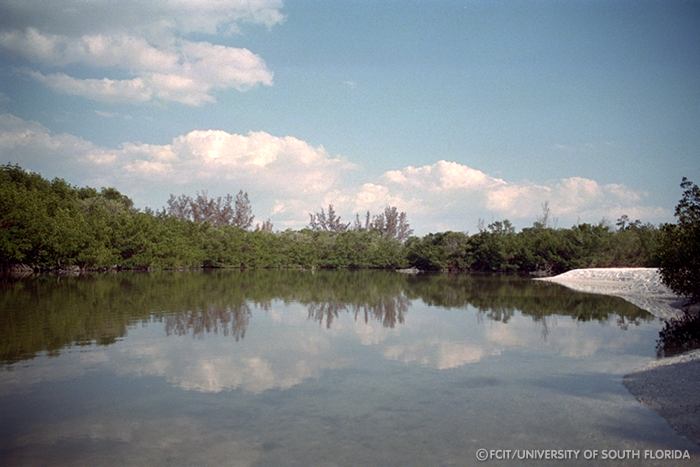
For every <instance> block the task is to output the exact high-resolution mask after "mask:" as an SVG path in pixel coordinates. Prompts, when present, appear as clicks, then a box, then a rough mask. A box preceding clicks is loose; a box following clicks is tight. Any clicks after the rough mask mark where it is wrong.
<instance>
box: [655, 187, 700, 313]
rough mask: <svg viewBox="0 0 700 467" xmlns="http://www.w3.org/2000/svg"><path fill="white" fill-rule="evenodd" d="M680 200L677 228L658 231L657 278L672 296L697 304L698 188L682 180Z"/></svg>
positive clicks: (699, 276)
mask: <svg viewBox="0 0 700 467" xmlns="http://www.w3.org/2000/svg"><path fill="white" fill-rule="evenodd" d="M681 188H683V189H684V191H683V197H682V198H681V200H680V201H679V202H678V205H677V206H676V218H677V219H678V223H677V224H675V225H674V224H666V225H664V226H663V228H662V229H661V242H660V246H659V252H658V256H659V266H660V270H661V278H662V280H663V281H664V283H665V284H666V285H668V286H669V287H670V288H671V289H672V290H673V291H674V292H676V293H678V294H680V295H684V296H686V297H688V298H690V299H691V300H693V301H694V302H698V301H700V188H698V186H697V185H696V184H694V183H692V182H691V181H690V180H688V179H687V178H685V177H683V181H682V183H681Z"/></svg>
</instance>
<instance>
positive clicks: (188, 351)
mask: <svg viewBox="0 0 700 467" xmlns="http://www.w3.org/2000/svg"><path fill="white" fill-rule="evenodd" d="M1 287H2V288H1V289H0V290H1V291H2V292H1V294H0V337H1V344H0V420H1V421H2V422H1V424H0V464H5V465H12V464H47V463H50V464H72V465H75V464H82V465H115V464H118V465H122V464H125V463H127V464H140V465H160V464H162V465H166V464H167V465H171V464H180V465H182V464H186V465H203V464H207V465H218V464H227V465H474V464H475V463H476V460H475V453H476V450H477V449H479V448H487V449H498V448H503V449H518V448H519V449H538V448H543V449H581V450H585V449H589V450H603V449H619V450H622V449H633V450H637V449H639V450H644V449H689V450H690V452H691V453H692V455H693V457H694V459H697V458H698V457H697V456H698V455H700V454H698V451H697V447H696V446H695V445H694V444H692V443H690V442H689V441H687V440H685V439H684V438H682V437H681V436H679V435H677V434H676V433H675V432H674V431H673V430H672V429H671V428H670V427H669V425H668V424H667V423H666V422H665V421H664V420H663V419H662V418H661V417H659V416H658V415H656V414H655V413H654V412H653V411H651V410H649V409H647V408H645V407H644V406H642V405H641V404H640V403H638V402H637V401H636V400H635V399H634V397H632V396H631V395H630V394H629V393H628V392H627V390H626V389H625V387H624V386H623V385H622V376H623V375H624V373H625V372H627V371H628V369H630V368H634V367H636V366H639V365H643V364H644V363H646V362H647V361H648V360H650V359H651V358H653V357H654V355H655V345H656V339H657V337H658V331H659V329H660V328H661V323H660V322H659V321H658V320H656V319H655V318H654V317H653V316H651V315H649V314H647V313H646V312H644V311H642V310H640V309H639V308H637V307H635V306H633V305H631V304H629V303H627V302H625V301H623V300H621V299H618V298H614V297H604V296H597V295H588V294H582V293H577V292H573V291H569V290H567V289H565V288H563V287H561V286H558V285H556V284H547V283H541V282H535V281H528V280H525V279H517V278H498V277H474V276H448V275H426V276H423V275H421V276H406V275H402V274H398V273H393V272H368V271H360V272H337V271H335V272H323V271H322V272H317V273H310V272H277V271H257V272H215V273H199V272H196V273H162V274H154V273H152V274H123V273H120V274H113V275H102V276H96V277H92V278H56V277H46V278H40V279H35V280H27V281H20V282H11V283H3V284H2V285H1ZM541 462H542V461H539V462H538V461H532V462H531V465H537V464H541ZM499 463H504V462H498V461H492V462H488V463H487V465H497V464H499ZM575 463H578V464H581V465H591V463H590V462H585V461H583V460H582V459H579V461H578V462H574V464H575ZM629 463H630V464H632V465H639V464H640V463H642V464H644V465H646V464H649V465H653V464H655V463H657V464H659V465H665V464H668V461H658V462H654V461H650V462H644V461H639V460H633V461H630V462H629ZM674 463H676V462H674ZM506 464H507V463H506ZM515 464H522V462H517V463H510V465H515ZM625 464H626V462H613V463H611V464H610V465H625Z"/></svg>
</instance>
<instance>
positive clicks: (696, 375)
mask: <svg viewBox="0 0 700 467" xmlns="http://www.w3.org/2000/svg"><path fill="white" fill-rule="evenodd" d="M539 280H545V281H548V282H556V283H557V284H561V285H564V286H566V287H569V288H571V289H573V290H577V291H580V292H589V293H598V294H604V295H614V296H617V297H621V298H624V299H625V300H627V301H628V302H631V303H632V304H634V305H636V306H638V307H640V308H642V309H644V310H647V311H648V312H649V313H651V314H653V315H654V316H657V317H659V318H662V319H670V318H675V317H678V316H680V315H681V314H682V313H683V312H682V311H681V309H680V308H681V306H683V305H684V304H685V300H683V299H682V298H680V297H678V296H677V295H675V294H674V293H673V292H672V291H671V290H670V289H669V288H668V287H666V286H665V285H664V284H663V283H662V282H661V277H660V275H659V272H658V270H657V269H655V268H591V269H575V270H573V271H569V272H565V273H564V274H560V275H558V276H554V277H546V278H542V279H539ZM623 382H624V385H625V386H626V387H627V389H628V390H629V391H630V393H632V394H633V395H634V396H635V397H636V398H637V399H638V400H639V401H640V402H642V403H643V404H644V405H646V406H648V407H650V408H652V409H653V410H655V411H656V412H657V413H658V414H659V415H661V416H662V417H664V418H665V419H666V420H667V421H668V423H669V424H670V425H671V426H672V427H673V428H674V429H675V430H676V431H677V432H678V433H680V434H681V435H683V436H685V437H686V438H688V439H690V440H691V441H693V442H695V443H696V444H698V445H700V391H699V390H698V389H699V388H700V350H695V351H692V352H688V353H685V354H683V355H678V356H675V357H671V358H665V359H662V360H654V361H652V362H650V363H649V364H648V365H646V366H645V367H644V368H641V369H638V370H635V371H633V372H632V373H630V374H628V375H626V376H625V377H624V381H623Z"/></svg>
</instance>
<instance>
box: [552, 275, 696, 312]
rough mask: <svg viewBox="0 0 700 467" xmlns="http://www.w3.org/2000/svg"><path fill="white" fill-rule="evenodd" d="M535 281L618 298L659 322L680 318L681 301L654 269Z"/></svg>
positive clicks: (567, 276)
mask: <svg viewBox="0 0 700 467" xmlns="http://www.w3.org/2000/svg"><path fill="white" fill-rule="evenodd" d="M538 280H544V281H548V282H556V283H557V284H561V285H564V286H566V287H569V288H570V289H573V290H576V291H579V292H588V293H597V294H604V295H614V296H616V297H621V298H624V299H625V300H627V301H628V302H630V303H632V304H634V305H636V306H638V307H639V308H642V309H643V310H646V311H648V312H649V313H651V314H653V315H654V316H657V317H659V318H662V319H670V318H676V317H678V316H680V315H681V314H682V311H681V310H680V307H681V306H682V305H683V304H684V300H683V299H682V298H681V297H679V296H678V295H676V294H674V293H673V291H671V289H669V288H668V287H666V286H665V285H664V284H663V282H661V276H660V274H659V271H658V269H656V268H589V269H574V270H572V271H568V272H565V273H563V274H559V275H558V276H554V277H544V278H540V279H538Z"/></svg>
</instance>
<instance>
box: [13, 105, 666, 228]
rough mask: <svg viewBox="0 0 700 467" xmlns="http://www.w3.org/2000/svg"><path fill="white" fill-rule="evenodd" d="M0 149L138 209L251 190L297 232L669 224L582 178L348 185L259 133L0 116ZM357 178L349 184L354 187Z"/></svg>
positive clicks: (335, 172) (259, 204)
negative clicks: (118, 132)
mask: <svg viewBox="0 0 700 467" xmlns="http://www.w3.org/2000/svg"><path fill="white" fill-rule="evenodd" d="M0 149H1V150H2V151H3V153H4V154H7V155H9V157H11V160H10V161H12V162H18V163H20V164H22V165H23V166H24V167H27V168H29V169H33V170H38V171H41V172H42V173H44V174H45V175H48V176H64V177H68V178H71V176H70V175H71V174H76V177H74V180H73V181H74V182H75V183H85V184H91V185H97V186H102V185H105V186H106V185H114V186H116V187H117V188H119V189H121V190H123V191H124V192H126V193H127V194H129V195H130V196H133V197H134V198H135V200H136V201H137V203H139V204H141V205H149V206H151V207H159V206H161V205H162V204H163V203H164V201H165V199H167V196H168V194H169V193H194V191H196V190H201V189H209V190H211V191H212V192H214V193H220V194H223V193H231V192H236V191H237V190H238V189H244V190H246V191H248V192H249V194H250V195H251V199H252V200H253V205H254V208H255V212H256V216H257V217H258V219H260V218H262V219H264V218H267V217H270V218H271V219H272V221H273V223H274V224H275V226H276V227H277V228H286V227H291V228H299V227H301V226H303V225H305V224H306V222H307V221H308V217H307V213H308V212H313V211H316V210H318V209H319V208H320V206H324V205H327V204H328V203H333V204H334V205H335V207H336V208H337V212H339V213H340V214H341V215H342V216H343V217H344V218H345V219H348V220H350V218H351V217H350V216H352V215H354V213H363V212H365V211H366V210H369V211H371V212H378V211H380V210H382V209H383V208H384V207H385V206H387V205H393V206H397V207H398V208H399V209H401V210H404V211H406V212H407V213H408V214H409V220H410V222H411V223H412V225H413V227H414V228H415V229H416V231H417V232H418V233H419V234H421V233H427V232H429V231H433V232H434V231H438V230H448V229H450V230H468V229H470V228H473V227H474V226H475V225H476V222H477V219H478V218H484V219H486V220H487V221H489V220H490V219H496V218H498V219H500V218H509V219H511V220H512V221H514V222H515V223H516V225H518V224H519V225H529V224H530V223H531V222H532V221H533V220H534V219H535V218H536V217H537V216H538V215H539V214H540V213H541V205H542V203H544V202H546V201H548V202H549V207H550V209H551V215H552V216H553V217H557V218H559V220H560V225H564V223H565V222H566V223H569V222H570V223H573V222H575V221H577V220H581V221H585V222H597V221H599V220H600V219H601V218H603V217H606V218H608V219H615V218H617V217H618V216H620V215H622V214H627V215H629V216H630V217H632V218H639V219H642V220H645V221H647V220H648V221H657V220H660V219H663V218H664V216H669V213H668V212H667V210H665V209H663V208H660V207H658V206H653V205H648V204H645V202H644V201H645V196H646V194H645V193H643V192H640V191H636V190H633V189H631V188H629V187H626V186H624V185H621V184H602V183H599V182H597V181H595V180H592V179H588V178H582V177H568V178H564V179H560V180H555V181H553V182H550V183H544V184H542V183H539V184H538V183H530V182H521V181H508V180H504V179H501V178H497V177H493V176H491V175H488V174H486V173H484V172H482V171H480V170H478V169H475V168H473V167H469V166H467V165H465V164H460V163H457V162H450V161H437V162H435V163H434V164H429V165H424V166H420V167H413V166H409V167H404V168H400V169H396V170H391V171H387V172H385V173H384V174H383V175H381V176H380V177H375V178H373V179H370V180H367V181H363V182H360V183H353V182H351V181H350V177H348V175H349V174H350V173H354V172H357V169H358V167H357V166H355V165H354V164H352V163H351V162H349V161H347V160H345V159H344V158H343V157H341V156H338V155H333V154H330V153H329V152H328V151H326V149H325V148H324V147H323V146H315V145H312V144H310V143H309V142H306V141H303V140H301V139H299V138H295V137H293V136H275V135H271V134H269V133H267V132H264V131H251V132H248V133H245V134H237V133H229V132H226V131H223V130H193V131H190V132H188V133H185V134H183V135H180V136H177V137H175V138H173V139H172V140H171V141H170V142H168V143H165V144H145V143H140V142H125V143H123V144H121V145H120V146H119V147H117V148H106V147H101V146H98V145H95V144H93V143H91V142H89V141H86V140H84V139H82V138H79V137H76V136H73V135H69V134H56V133H52V132H51V131H49V130H48V129H47V128H46V127H44V126H43V125H41V124H38V123H35V122H28V121H25V120H23V119H20V118H18V117H15V116H12V115H7V114H6V115H0ZM355 178H356V177H353V179H355Z"/></svg>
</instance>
